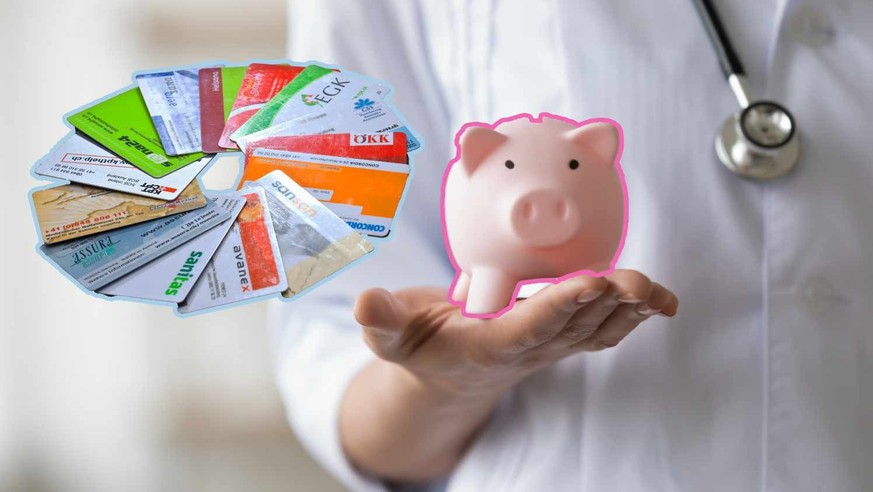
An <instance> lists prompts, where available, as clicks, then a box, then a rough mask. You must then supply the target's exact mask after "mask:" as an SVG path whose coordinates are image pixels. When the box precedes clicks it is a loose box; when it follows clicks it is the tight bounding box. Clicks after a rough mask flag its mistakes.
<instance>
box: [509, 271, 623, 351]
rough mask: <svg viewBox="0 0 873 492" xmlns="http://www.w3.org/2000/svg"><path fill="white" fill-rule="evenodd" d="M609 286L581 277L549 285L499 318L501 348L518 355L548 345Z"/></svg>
mask: <svg viewBox="0 0 873 492" xmlns="http://www.w3.org/2000/svg"><path fill="white" fill-rule="evenodd" d="M608 285H609V283H608V282H607V281H606V280H604V279H603V278H595V277H589V276H586V275H580V276H578V277H573V278H571V279H569V280H565V281H563V282H560V283H558V284H554V285H550V286H548V287H546V288H545V289H543V290H541V291H540V292H537V293H536V294H535V295H533V296H531V297H530V298H528V299H525V300H524V301H522V302H519V303H518V304H517V305H516V306H515V307H514V308H513V309H512V310H511V311H510V312H508V313H506V314H505V315H503V317H501V318H499V319H498V321H499V326H498V327H496V328H495V330H499V333H500V335H499V336H500V337H501V340H500V341H499V343H500V346H501V347H503V349H505V350H506V351H508V352H511V353H518V352H523V351H525V350H529V349H532V348H534V347H537V346H539V345H542V344H543V343H546V342H548V341H549V340H550V339H551V338H552V337H554V336H555V335H556V334H557V333H559V332H560V331H561V329H562V328H563V327H564V325H565V324H566V323H567V321H568V320H569V319H570V318H571V317H572V316H573V315H574V314H575V313H576V312H577V311H578V310H579V309H580V308H583V307H585V306H586V305H587V304H588V303H590V302H591V301H593V300H594V299H597V298H598V297H600V295H601V294H603V292H604V291H605V290H606V288H607V287H608Z"/></svg>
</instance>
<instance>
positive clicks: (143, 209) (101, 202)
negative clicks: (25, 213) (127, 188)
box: [31, 181, 207, 244]
mask: <svg viewBox="0 0 873 492" xmlns="http://www.w3.org/2000/svg"><path fill="white" fill-rule="evenodd" d="M31 199H32V200H33V208H34V211H35V212H36V218H37V221H38V222H39V227H40V231H41V232H42V237H43V241H45V243H46V244H52V243H58V242H61V241H67V240H70V239H75V238H77V237H83V236H90V235H92V234H98V233H101V232H106V231H111V230H113V229H119V228H121V227H126V226H129V225H133V224H138V223H140V222H146V221H149V220H154V219H159V218H161V217H167V216H170V215H173V214H178V213H182V212H187V211H189V210H194V209H198V208H201V207H205V206H206V201H207V199H206V196H205V195H203V192H201V191H200V186H198V185H197V182H196V181H192V182H191V184H189V185H188V187H187V188H185V191H183V192H182V194H181V195H179V197H178V198H176V199H175V200H171V201H164V200H158V199H157V198H146V197H142V196H139V195H131V194H130V193H122V192H120V191H112V190H107V189H104V188H96V187H94V186H88V185H82V184H76V183H71V184H66V185H60V186H54V187H52V188H45V189H42V190H38V191H35V192H34V193H33V195H32V197H31Z"/></svg>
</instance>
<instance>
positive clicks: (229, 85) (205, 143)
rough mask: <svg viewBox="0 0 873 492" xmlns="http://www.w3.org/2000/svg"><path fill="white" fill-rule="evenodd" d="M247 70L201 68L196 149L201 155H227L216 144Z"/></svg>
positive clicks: (238, 68) (224, 150) (239, 68)
mask: <svg viewBox="0 0 873 492" xmlns="http://www.w3.org/2000/svg"><path fill="white" fill-rule="evenodd" d="M246 68H247V67H216V68H201V69H200V72H199V74H198V77H199V81H200V146H201V148H202V149H203V151H204V152H211V153H217V152H227V151H228V149H225V148H224V147H222V146H220V145H218V140H219V139H220V138H221V132H223V131H224V125H225V123H226V122H227V116H228V115H229V114H230V110H231V108H232V107H233V102H234V100H236V95H237V94H238V93H239V88H240V85H242V79H243V76H245V73H246Z"/></svg>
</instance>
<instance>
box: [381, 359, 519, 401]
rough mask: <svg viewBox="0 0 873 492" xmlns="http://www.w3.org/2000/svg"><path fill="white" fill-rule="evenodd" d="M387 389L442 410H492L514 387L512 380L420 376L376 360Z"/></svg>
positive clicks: (404, 368) (397, 365) (411, 371)
mask: <svg viewBox="0 0 873 492" xmlns="http://www.w3.org/2000/svg"><path fill="white" fill-rule="evenodd" d="M378 364H380V365H381V369H380V370H381V372H383V377H384V378H385V381H386V383H387V385H388V386H390V387H393V388H395V389H396V390H397V391H400V392H402V393H406V394H408V395H410V396H411V397H413V398H416V399H420V400H421V401H426V402H428V403H429V404H430V405H436V406H441V407H445V408H460V409H469V408H471V407H472V408H478V407H483V406H484V407H487V408H491V407H493V406H495V405H496V403H497V402H498V401H499V400H500V398H502V397H503V395H504V394H506V393H507V392H508V391H509V390H510V389H512V387H513V386H514V384H515V381H513V380H509V379H508V378H507V379H506V380H501V381H487V382H486V381H479V380H474V379H472V378H468V379H466V380H465V379H464V378H447V377H443V376H436V375H432V374H422V373H419V372H416V371H413V370H410V369H408V368H406V367H404V366H401V365H399V364H395V363H392V362H387V361H383V360H379V361H378Z"/></svg>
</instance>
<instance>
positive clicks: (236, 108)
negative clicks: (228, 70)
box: [218, 63, 305, 149]
mask: <svg viewBox="0 0 873 492" xmlns="http://www.w3.org/2000/svg"><path fill="white" fill-rule="evenodd" d="M304 68H305V67H303V66H296V65H268V64H265V63H252V64H251V65H249V67H248V69H247V70H246V74H245V76H244V77H243V81H242V85H241V86H240V88H239V94H237V96H236V101H234V102H233V109H231V110H230V115H229V116H228V118H227V124H226V125H225V126H224V131H223V132H222V133H221V139H220V140H219V141H218V144H219V145H221V146H222V147H224V148H226V149H238V148H239V147H238V146H237V145H236V143H234V141H233V140H231V139H230V136H231V135H232V134H233V132H235V131H237V130H238V129H239V127H241V126H242V125H243V123H245V122H246V121H248V120H249V118H251V117H252V115H254V114H255V113H257V112H258V110H259V109H261V108H262V107H264V104H266V103H267V101H269V100H270V99H272V98H273V96H275V95H276V93H278V92H279V91H280V90H282V88H283V87H285V86H286V85H288V82H291V80H292V79H294V77H296V76H297V74H298V73H300V72H302V71H303V69H304Z"/></svg>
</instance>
